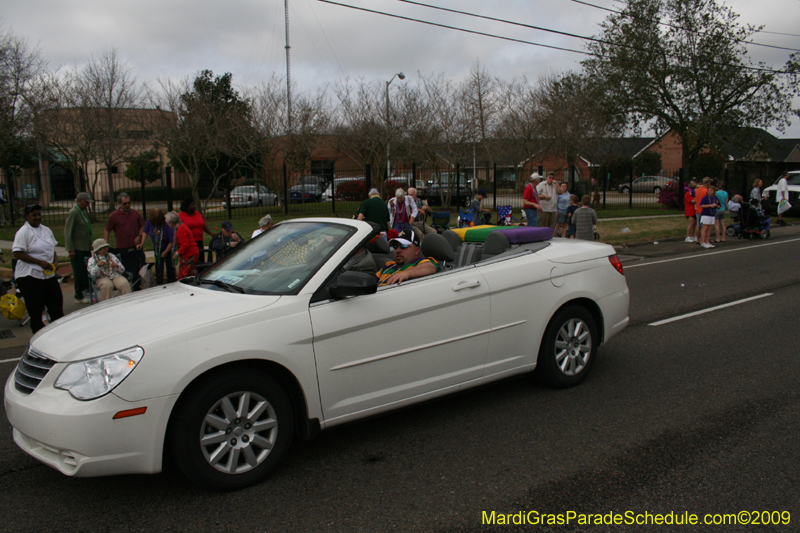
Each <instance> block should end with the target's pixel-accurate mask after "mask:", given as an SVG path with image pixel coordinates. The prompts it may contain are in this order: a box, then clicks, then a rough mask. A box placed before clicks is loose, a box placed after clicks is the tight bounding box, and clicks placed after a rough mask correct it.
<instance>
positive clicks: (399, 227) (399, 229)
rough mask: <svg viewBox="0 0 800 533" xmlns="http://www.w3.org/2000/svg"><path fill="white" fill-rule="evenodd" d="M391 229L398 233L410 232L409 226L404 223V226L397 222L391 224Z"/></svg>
mask: <svg viewBox="0 0 800 533" xmlns="http://www.w3.org/2000/svg"><path fill="white" fill-rule="evenodd" d="M392 229H394V230H397V232H398V233H403V232H404V231H406V230H408V231H411V224H409V223H408V222H406V223H405V224H401V223H400V222H398V221H396V220H395V221H394V222H392Z"/></svg>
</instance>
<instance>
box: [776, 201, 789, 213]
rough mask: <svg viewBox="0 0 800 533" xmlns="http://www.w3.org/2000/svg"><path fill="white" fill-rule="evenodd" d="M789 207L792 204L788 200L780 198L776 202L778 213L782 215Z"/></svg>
mask: <svg viewBox="0 0 800 533" xmlns="http://www.w3.org/2000/svg"><path fill="white" fill-rule="evenodd" d="M791 208H792V204H790V203H789V200H781V201H780V203H779V204H778V214H779V215H782V214H784V213H785V212H786V211H788V210H789V209H791Z"/></svg>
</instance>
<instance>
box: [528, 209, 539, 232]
mask: <svg viewBox="0 0 800 533" xmlns="http://www.w3.org/2000/svg"><path fill="white" fill-rule="evenodd" d="M525 218H526V219H528V227H529V228H530V227H536V224H538V223H539V210H538V209H525Z"/></svg>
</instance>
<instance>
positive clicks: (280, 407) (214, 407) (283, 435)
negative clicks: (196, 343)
mask: <svg viewBox="0 0 800 533" xmlns="http://www.w3.org/2000/svg"><path fill="white" fill-rule="evenodd" d="M293 426H294V422H293V419H292V409H291V404H290V402H289V399H288V397H287V396H286V393H285V392H284V391H283V388H282V387H281V386H280V385H279V384H278V383H277V382H276V381H275V380H274V379H273V378H272V377H270V376H269V375H267V374H264V373H261V372H258V371H252V370H245V369H234V370H228V371H225V372H224V373H220V374H217V375H215V376H214V377H213V378H212V379H207V380H204V381H201V382H199V383H197V384H196V385H194V386H192V388H191V389H188V390H187V391H186V392H185V393H184V395H183V397H182V398H181V401H180V402H179V404H178V406H177V407H176V413H175V416H174V423H173V427H171V437H170V443H171V447H172V453H173V456H174V459H175V462H176V464H177V466H178V468H179V469H180V470H181V472H183V474H184V475H185V476H186V477H187V478H189V479H190V480H192V481H194V482H195V483H197V484H199V485H201V486H204V487H207V488H211V489H215V490H223V491H225V490H237V489H241V488H244V487H247V486H249V485H253V484H255V483H258V482H259V481H261V480H263V479H264V478H265V477H267V476H268V475H269V474H270V473H271V472H272V471H273V470H275V468H276V467H277V465H278V463H279V461H280V460H281V458H282V457H283V455H285V453H286V451H287V450H288V449H289V445H290V444H291V441H292V435H293V432H294V427H293Z"/></svg>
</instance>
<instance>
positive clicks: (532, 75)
mask: <svg viewBox="0 0 800 533" xmlns="http://www.w3.org/2000/svg"><path fill="white" fill-rule="evenodd" d="M338 1H340V3H343V4H349V5H353V6H359V7H365V8H368V9H372V10H376V11H382V12H387V13H392V14H396V15H399V16H404V17H409V18H414V19H421V20H425V21H429V22H435V23H438V24H444V25H449V26H456V27H459V28H465V29H470V30H474V31H480V32H484V33H491V34H495V35H502V36H505V37H510V38H514V39H520V40H524V41H531V42H536V43H541V44H547V45H551V46H558V47H563V48H570V49H574V50H584V49H585V48H584V41H582V40H580V39H575V38H571V37H564V36H558V35H553V34H551V33H546V32H542V31H535V30H531V29H528V28H520V27H515V26H511V25H508V24H503V23H500V22H490V21H486V20H480V19H476V18H473V17H468V16H464V15H458V14H454V13H446V12H442V11H437V10H433V9H430V8H427V7H422V6H415V5H410V4H408V3H404V2H402V1H399V0H338ZM423 1H424V0H423ZM588 1H589V2H590V3H592V4H596V5H600V6H604V7H609V8H614V7H619V4H618V3H617V2H614V1H612V0H588ZM424 3H428V4H431V5H436V6H440V7H447V8H452V9H457V10H460V11H467V12H470V13H476V14H481V15H488V16H491V17H495V18H500V19H506V20H513V21H517V22H521V23H525V24H530V25H535V26H540V27H544V28H551V29H555V30H559V31H564V32H569V33H574V34H578V35H584V36H591V35H596V34H598V33H599V27H598V25H599V23H600V22H601V21H602V20H604V19H605V17H606V15H607V14H608V13H607V12H605V11H602V10H600V9H597V8H594V7H589V6H586V5H581V4H579V3H576V2H574V1H573V0H547V1H544V0H538V1H534V0H427V1H424ZM726 4H727V5H729V6H731V7H732V8H733V10H734V11H735V12H737V13H739V14H740V15H741V17H740V19H739V20H740V22H741V23H742V24H745V23H749V24H755V25H764V26H765V28H764V29H765V30H768V31H772V32H782V33H790V34H800V25H798V24H797V22H798V21H800V0H727V2H726ZM0 24H2V29H3V30H7V29H9V28H10V29H12V30H13V31H14V32H15V33H16V34H17V35H20V36H24V37H26V38H27V39H28V40H29V42H30V43H31V44H32V45H34V46H36V45H38V47H39V48H40V50H41V54H42V56H43V57H44V58H45V59H46V60H47V61H48V62H49V64H50V66H51V67H57V66H66V67H72V66H75V65H81V64H82V63H84V62H85V61H87V60H88V59H90V58H91V57H92V55H95V56H96V55H99V54H101V53H103V51H104V50H107V49H109V48H111V47H115V48H117V50H118V52H119V54H120V56H121V57H122V58H123V59H124V60H125V61H126V62H127V63H128V64H129V65H130V66H131V67H132V68H133V69H134V70H135V72H136V73H137V75H138V78H139V80H140V81H144V82H152V81H153V80H155V79H156V78H157V77H162V78H163V77H168V78H174V79H178V78H184V77H193V76H194V75H195V74H196V73H197V72H198V71H200V70H203V69H210V70H212V71H214V73H215V74H222V73H224V72H231V73H232V74H233V81H234V83H235V84H236V85H239V86H246V85H258V84H259V83H260V82H261V81H262V80H266V79H268V78H269V77H270V76H271V75H272V73H273V72H275V73H277V74H278V75H279V76H281V77H283V76H285V74H286V51H285V49H284V44H285V33H284V31H285V14H284V1H283V0H228V1H220V0H213V1H212V0H166V1H165V0H159V1H155V0H137V1H135V2H122V1H113V0H112V1H109V0H70V1H64V0H3V2H2V10H0ZM289 24H290V28H289V33H290V44H291V69H292V80H293V82H295V83H296V84H297V86H298V87H299V89H300V90H304V91H308V90H316V89H317V88H325V87H326V86H328V85H331V84H332V82H333V81H334V80H340V79H343V78H345V77H348V76H349V77H351V78H361V77H363V78H365V79H366V80H369V81H372V80H384V81H387V80H389V79H390V78H391V77H392V76H393V75H394V74H395V73H396V72H400V71H402V72H404V73H405V74H406V76H407V77H408V78H407V79H413V78H415V77H417V73H418V72H420V73H422V74H425V75H428V74H431V73H434V74H444V75H445V76H446V77H448V78H450V79H452V80H454V81H460V80H462V79H463V78H464V77H465V76H466V75H467V74H468V72H469V70H470V67H471V66H472V65H473V64H474V63H475V62H476V61H480V62H481V64H483V65H484V66H486V68H487V69H488V70H489V73H490V74H491V75H493V76H497V77H500V78H503V79H506V80H510V79H513V78H514V77H519V76H523V75H525V76H527V77H528V78H529V79H536V78H537V77H538V76H539V75H540V74H542V73H543V72H546V71H547V70H548V69H552V70H556V71H561V70H567V69H578V68H579V64H578V63H579V61H580V60H581V59H582V58H583V57H584V56H583V55H581V54H576V53H570V52H563V51H557V50H552V49H548V48H543V47H539V46H532V45H529V44H521V43H513V42H509V41H504V40H500V39H495V38H490V37H485V36H480V35H471V34H467V33H463V32H459V31H454V30H451V29H445V28H440V27H434V26H430V25H426V24H421V23H419V22H411V21H407V20H400V19H396V18H390V17H387V16H384V15H378V14H372V13H365V12H362V11H356V10H354V9H349V8H346V7H341V6H336V5H330V4H326V3H323V2H320V1H318V0H289ZM755 40H756V41H757V42H760V43H763V44H771V45H776V46H783V47H789V48H800V37H797V36H786V35H775V34H769V33H762V34H758V35H757V36H756V37H755ZM749 49H750V54H751V57H752V58H753V60H755V61H764V62H765V63H767V64H768V65H770V66H772V67H774V68H781V67H782V66H783V65H784V63H785V62H786V60H787V57H788V54H789V52H787V51H784V50H776V49H770V48H763V47H758V46H750V47H749ZM394 83H403V82H401V81H398V80H395V81H394ZM773 133H776V132H774V131H773ZM784 136H786V137H797V138H800V119H795V120H794V122H793V124H792V127H791V128H790V129H789V130H787V132H786V133H785V134H784Z"/></svg>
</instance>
